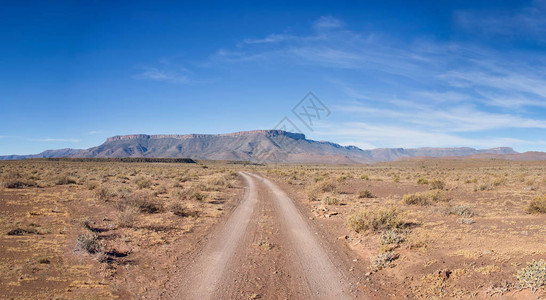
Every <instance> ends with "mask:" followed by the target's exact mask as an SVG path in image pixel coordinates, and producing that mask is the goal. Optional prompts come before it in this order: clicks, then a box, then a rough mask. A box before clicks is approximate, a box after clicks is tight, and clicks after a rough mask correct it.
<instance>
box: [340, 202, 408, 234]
mask: <svg viewBox="0 0 546 300" xmlns="http://www.w3.org/2000/svg"><path fill="white" fill-rule="evenodd" d="M346 225H347V226H348V227H349V228H350V229H351V230H353V231H355V232H357V233H361V232H365V231H378V230H387V229H392V228H398V227H401V226H402V225H403V223H402V221H401V220H400V214H399V212H398V210H397V209H396V208H395V207H390V208H377V209H372V208H369V209H366V208H362V209H360V210H357V211H354V212H353V213H352V214H351V215H349V217H348V218H347V220H346Z"/></svg>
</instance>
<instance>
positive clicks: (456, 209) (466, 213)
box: [447, 205, 474, 218]
mask: <svg viewBox="0 0 546 300" xmlns="http://www.w3.org/2000/svg"><path fill="white" fill-rule="evenodd" d="M447 213H448V214H450V215H457V216H461V217H463V218H471V217H473V216H474V212H473V211H472V208H470V207H469V206H467V205H455V206H451V207H449V208H448V210H447Z"/></svg>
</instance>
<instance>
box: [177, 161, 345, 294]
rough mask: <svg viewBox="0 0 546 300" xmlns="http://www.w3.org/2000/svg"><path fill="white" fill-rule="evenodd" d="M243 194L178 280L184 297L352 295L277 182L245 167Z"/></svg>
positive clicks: (316, 236) (179, 292)
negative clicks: (244, 188)
mask: <svg viewBox="0 0 546 300" xmlns="http://www.w3.org/2000/svg"><path fill="white" fill-rule="evenodd" d="M240 175H241V176H242V177H243V179H244V181H245V185H246V192H245V196H244V199H243V200H242V201H241V203H240V204H239V205H238V206H237V208H236V209H235V210H234V211H233V213H232V214H231V215H230V216H229V217H228V219H227V220H226V221H225V223H224V224H220V225H219V226H218V227H217V230H216V231H214V232H213V233H212V234H211V236H210V237H209V239H208V241H207V242H206V243H205V245H204V247H203V248H202V250H201V251H200V252H199V253H198V254H197V255H196V257H195V258H194V261H193V262H192V263H191V264H189V265H188V267H187V269H186V270H183V271H181V272H180V273H179V274H180V278H179V279H178V280H176V281H177V282H178V284H177V288H176V289H177V292H176V293H174V294H173V296H175V297H176V298H180V299H254V298H265V299H296V298H297V299H346V298H351V297H354V296H355V295H354V294H351V291H350V289H351V287H350V283H349V280H347V278H346V275H344V273H343V272H341V271H340V270H338V268H337V267H336V264H335V263H334V262H333V261H332V259H331V255H330V254H329V253H328V251H327V250H326V249H325V247H323V245H321V243H324V241H321V240H320V238H319V236H318V235H317V234H315V232H313V230H312V228H311V226H310V225H309V224H308V223H307V221H306V218H304V217H303V216H302V214H301V213H300V212H299V211H298V209H297V207H296V206H295V205H294V203H293V202H292V200H291V199H290V198H289V197H288V196H287V195H286V194H285V193H284V192H283V191H281V190H280V189H279V188H278V187H277V186H276V185H275V184H274V183H273V182H271V181H269V180H268V179H265V178H263V177H260V176H258V175H255V174H251V173H246V172H241V173H240Z"/></svg>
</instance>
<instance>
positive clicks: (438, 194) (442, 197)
mask: <svg viewBox="0 0 546 300" xmlns="http://www.w3.org/2000/svg"><path fill="white" fill-rule="evenodd" d="M449 200H450V199H449V198H448V197H447V195H446V194H445V192H443V191H441V190H434V191H428V192H421V193H415V194H406V195H404V197H403V199H402V203H404V204H408V205H422V206H425V205H431V204H434V203H436V202H448V201H449Z"/></svg>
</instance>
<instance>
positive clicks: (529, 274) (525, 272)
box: [516, 259, 546, 291]
mask: <svg viewBox="0 0 546 300" xmlns="http://www.w3.org/2000/svg"><path fill="white" fill-rule="evenodd" d="M516 277H517V279H518V282H519V285H520V286H521V287H523V288H530V289H531V290H533V291H535V290H537V289H538V288H540V287H542V286H544V285H546V261H544V260H542V259H541V260H539V261H535V260H533V261H531V262H530V263H528V264H527V266H526V267H525V268H523V269H521V270H519V271H518V273H517V274H516Z"/></svg>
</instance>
